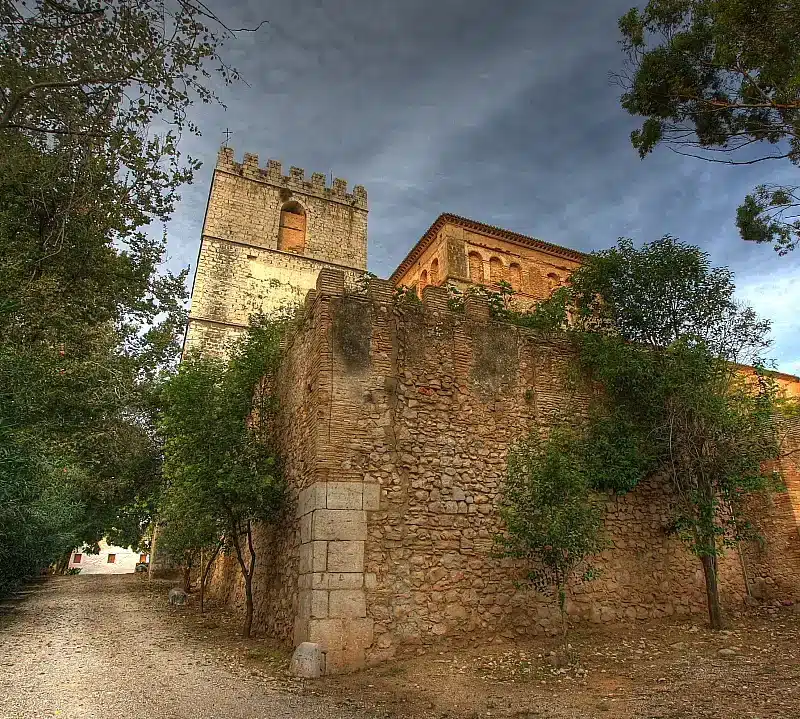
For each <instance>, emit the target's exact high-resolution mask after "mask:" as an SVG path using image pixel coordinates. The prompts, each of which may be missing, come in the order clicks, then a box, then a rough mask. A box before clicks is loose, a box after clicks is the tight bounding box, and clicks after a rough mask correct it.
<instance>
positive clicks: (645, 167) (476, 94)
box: [168, 0, 800, 373]
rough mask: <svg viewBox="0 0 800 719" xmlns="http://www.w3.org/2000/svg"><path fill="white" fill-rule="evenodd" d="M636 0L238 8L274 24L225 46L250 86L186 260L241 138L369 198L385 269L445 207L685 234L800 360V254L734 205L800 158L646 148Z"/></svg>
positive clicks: (589, 240) (231, 16) (233, 101)
mask: <svg viewBox="0 0 800 719" xmlns="http://www.w3.org/2000/svg"><path fill="white" fill-rule="evenodd" d="M632 2H633V0H602V1H598V0H535V1H533V2H531V0H527V1H515V0H514V1H512V0H492V2H486V1H484V2H480V1H479V0H426V1H423V0H325V1H323V0H270V2H259V0H249V2H247V1H242V0H230V2H227V3H223V2H214V3H211V4H212V6H213V7H215V9H218V10H219V12H220V14H221V15H222V16H223V17H224V18H225V19H226V21H227V22H228V24H229V25H231V26H237V25H250V26H253V25H256V24H257V23H258V21H259V20H262V19H266V20H268V21H269V23H270V24H269V26H268V27H265V28H264V29H262V30H261V31H259V32H258V33H256V34H246V35H242V36H239V38H238V39H237V40H236V41H234V42H233V43H231V44H230V45H229V47H228V49H227V51H226V57H227V58H228V59H229V60H230V62H231V64H233V65H235V66H236V67H237V68H238V69H239V70H240V71H241V72H242V73H243V75H244V76H245V78H246V80H247V82H248V85H249V86H246V85H244V84H240V85H238V86H236V87H233V88H223V90H222V91H221V95H222V97H223V99H224V101H225V103H226V104H227V105H228V109H227V111H223V110H222V109H217V108H211V109H209V108H208V107H203V108H201V109H199V110H198V112H197V117H196V119H197V120H198V122H199V123H200V125H201V128H202V131H203V136H202V137H201V138H197V139H195V138H189V139H187V140H186V141H185V142H184V144H183V149H184V151H186V152H188V153H189V154H192V155H194V156H196V157H199V158H200V159H201V160H203V161H204V163H205V164H204V167H203V169H202V170H201V172H200V173H199V175H198V177H197V180H196V182H195V184H194V185H193V186H191V187H189V188H186V190H185V191H184V192H183V202H182V203H181V204H180V206H179V208H178V211H177V212H176V214H175V217H174V219H173V221H172V223H171V224H170V226H169V228H168V230H169V237H170V240H169V250H170V255H171V264H172V265H173V266H176V265H183V266H185V265H189V264H190V265H192V270H194V263H195V259H196V255H197V249H198V246H199V241H200V230H201V224H202V218H203V211H204V208H205V202H206V197H207V194H208V187H209V183H210V176H211V170H212V168H213V166H214V162H215V158H216V152H217V149H218V147H219V145H220V143H221V142H222V141H223V139H224V137H223V134H222V133H223V130H224V129H225V128H226V127H227V128H230V130H231V131H232V132H233V133H234V134H233V136H232V137H231V140H230V145H231V146H232V147H233V148H234V149H235V151H236V155H237V157H238V158H239V159H241V155H242V153H243V152H245V151H248V152H256V153H258V154H259V157H260V161H261V163H262V165H265V164H266V160H267V158H270V157H271V158H275V159H279V160H282V161H283V163H284V167H286V168H288V167H289V165H296V166H298V167H303V168H305V170H306V173H307V174H309V175H310V173H311V172H323V173H326V174H328V173H331V172H333V174H334V175H335V176H337V177H343V178H345V179H346V180H348V182H349V183H350V186H351V187H352V185H355V184H362V185H364V186H365V187H366V188H367V191H368V193H369V205H370V213H369V269H370V270H372V271H373V272H375V273H377V274H378V275H380V276H383V277H386V276H388V275H389V273H390V272H391V271H392V270H393V269H394V267H395V266H396V265H397V264H398V263H399V261H400V260H401V259H402V258H403V257H404V256H405V254H406V252H407V251H408V249H409V248H410V247H411V246H412V245H413V243H414V242H415V241H416V240H417V239H418V238H419V237H420V236H421V235H422V233H423V232H424V231H425V229H426V228H427V227H428V226H429V225H430V224H431V223H432V222H433V220H434V219H435V218H436V217H437V215H439V214H440V213H441V212H453V213H457V214H461V215H466V216H467V217H471V218H474V219H476V220H479V221H482V222H487V223H490V224H495V225H500V226H502V227H506V228H508V229H510V230H515V231H517V232H522V233H524V234H529V235H533V236H535V237H538V238H540V239H543V240H546V241H549V242H555V243H558V244H562V245H566V246H568V247H574V248H577V249H581V250H593V249H599V248H603V247H608V246H609V245H612V244H613V243H614V242H615V241H616V239H617V238H618V237H619V236H628V237H632V238H634V239H635V240H637V241H645V240H652V239H655V238H657V237H660V236H661V235H663V234H667V233H668V234H672V235H675V236H678V237H680V238H681V239H683V240H685V241H689V242H692V243H694V244H698V245H700V246H702V247H703V248H705V249H707V250H708V251H709V252H710V253H711V256H712V258H713V260H714V262H715V263H717V264H726V265H729V266H730V267H732V268H733V269H734V270H735V272H736V277H737V287H738V288H739V294H740V297H741V298H742V299H743V300H745V301H747V302H749V303H750V304H752V305H753V306H754V307H755V308H756V309H757V310H758V311H759V312H761V313H762V314H763V315H765V316H767V317H770V318H771V319H772V320H773V323H774V337H775V349H774V352H773V355H774V357H775V358H776V359H777V361H778V366H779V367H780V368H781V369H783V370H784V371H788V372H794V373H799V372H800V252H796V253H795V254H794V255H789V256H787V257H783V258H781V257H778V256H777V254H776V253H775V252H774V251H773V250H772V249H771V248H769V247H767V246H763V245H749V244H745V243H743V242H742V241H741V240H740V239H739V237H738V234H737V231H736V227H735V225H734V216H735V211H736V207H737V205H738V204H739V202H740V201H741V199H742V198H743V197H744V195H745V194H746V193H747V191H748V190H749V189H750V188H752V187H753V186H754V185H755V184H757V183H759V182H765V181H772V182H779V181H781V180H782V179H784V180H788V181H792V175H793V174H794V173H795V172H796V171H795V170H794V169H793V168H791V166H788V165H783V164H770V163H762V164H760V165H754V166H751V167H728V166H723V165H718V164H714V165H712V164H709V163H706V162H702V161H699V160H693V159H690V158H683V157H680V156H678V155H676V154H674V153H672V152H670V151H669V150H668V149H666V148H664V149H660V150H658V151H656V153H655V154H654V155H652V156H650V157H648V158H647V159H645V160H644V161H642V160H640V159H639V157H638V155H637V154H636V152H635V151H634V150H633V148H632V147H631V145H630V141H629V139H628V136H629V133H630V131H631V129H633V128H634V127H636V124H637V123H636V120H635V119H634V118H631V117H630V116H628V115H627V114H626V113H625V112H624V111H623V110H622V109H621V108H620V107H619V102H618V96H619V89H618V88H617V87H614V86H613V85H611V84H610V82H609V78H608V73H609V71H610V70H618V69H619V68H620V64H621V61H622V54H621V51H620V49H619V46H618V43H617V41H618V33H617V18H618V17H619V16H620V15H621V14H622V13H624V12H625V11H626V10H627V9H628V8H629V7H630V6H631V4H632Z"/></svg>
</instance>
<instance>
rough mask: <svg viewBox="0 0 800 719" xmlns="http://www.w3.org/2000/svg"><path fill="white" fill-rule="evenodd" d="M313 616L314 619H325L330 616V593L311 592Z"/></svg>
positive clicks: (321, 590)
mask: <svg viewBox="0 0 800 719" xmlns="http://www.w3.org/2000/svg"><path fill="white" fill-rule="evenodd" d="M311 616H312V617H313V618H314V619H325V618H326V617H327V616H328V592H327V591H326V590H324V589H314V590H313V591H312V592H311Z"/></svg>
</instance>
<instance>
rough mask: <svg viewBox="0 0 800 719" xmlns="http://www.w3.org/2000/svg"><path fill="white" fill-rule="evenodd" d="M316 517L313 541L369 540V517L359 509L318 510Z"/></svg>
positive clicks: (314, 514)
mask: <svg viewBox="0 0 800 719" xmlns="http://www.w3.org/2000/svg"><path fill="white" fill-rule="evenodd" d="M311 516H313V517H314V524H313V530H312V537H311V538H312V539H314V540H319V541H324V540H329V541H330V540H333V541H336V540H340V541H364V540H365V539H366V538H367V517H366V514H365V513H364V511H363V510H358V509H318V510H317V511H316V512H314V513H313V515H311Z"/></svg>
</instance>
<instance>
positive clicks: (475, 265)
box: [468, 252, 483, 285]
mask: <svg viewBox="0 0 800 719" xmlns="http://www.w3.org/2000/svg"><path fill="white" fill-rule="evenodd" d="M468 259H469V278H470V280H471V281H472V282H474V283H475V284H476V285H482V284H483V259H482V258H481V256H480V255H479V254H478V253H477V252H470V253H469V258H468Z"/></svg>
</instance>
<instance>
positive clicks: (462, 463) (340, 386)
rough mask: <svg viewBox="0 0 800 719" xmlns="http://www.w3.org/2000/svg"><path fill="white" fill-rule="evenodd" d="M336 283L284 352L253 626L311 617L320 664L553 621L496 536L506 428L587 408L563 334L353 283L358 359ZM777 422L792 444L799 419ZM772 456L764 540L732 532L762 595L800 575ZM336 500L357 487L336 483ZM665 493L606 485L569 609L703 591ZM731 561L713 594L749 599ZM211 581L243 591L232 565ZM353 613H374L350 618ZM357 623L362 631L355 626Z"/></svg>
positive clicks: (798, 546)
mask: <svg viewBox="0 0 800 719" xmlns="http://www.w3.org/2000/svg"><path fill="white" fill-rule="evenodd" d="M468 239H469V238H467V237H466V235H465V236H464V237H462V239H461V240H460V241H461V242H462V243H465V244H468ZM453 246H455V245H453ZM551 259H552V258H551ZM421 261H422V262H423V264H424V263H426V262H429V261H430V258H429V257H427V256H425V257H422V258H421ZM429 266H430V265H429ZM565 268H566V265H565ZM565 268H562V269H564V271H565V272H566V269H565ZM429 294H430V293H429ZM332 299H334V298H331V297H330V296H329V295H326V294H325V293H324V292H323V293H319V294H317V295H316V296H315V297H314V299H313V303H312V305H311V306H310V307H309V308H308V312H309V314H308V316H307V317H306V319H305V321H304V323H303V324H302V327H300V328H299V329H298V330H297V333H296V334H295V335H294V336H293V337H292V338H290V340H289V342H288V344H287V348H288V349H287V352H286V356H285V360H284V365H283V366H282V368H281V374H280V377H279V382H278V385H279V387H280V393H281V395H280V406H281V412H280V416H279V418H278V424H279V429H280V432H279V435H280V438H281V440H280V441H281V446H282V447H283V448H284V454H285V457H286V462H285V472H286V476H287V482H288V485H289V488H290V494H291V496H292V501H296V502H297V503H298V506H301V507H302V509H298V510H297V516H295V512H294V506H293V511H292V515H291V520H289V519H287V521H286V522H285V523H284V524H283V525H281V526H280V527H279V528H278V529H277V530H276V531H275V532H273V533H272V534H269V531H271V530H269V531H268V530H264V531H263V536H262V535H261V534H259V539H258V541H259V551H260V552H263V554H260V555H259V556H264V557H268V559H265V560H264V561H263V562H262V561H261V560H259V562H260V563H259V567H258V568H257V571H256V579H255V587H256V592H257V607H256V618H255V627H256V628H257V629H264V630H267V631H269V632H271V633H273V634H276V635H278V636H280V637H283V638H286V639H287V640H288V639H290V638H293V639H294V641H295V642H297V641H303V640H311V641H316V640H317V639H316V638H318V637H324V639H325V642H327V643H328V644H327V645H326V648H327V649H328V651H329V654H328V659H329V662H328V666H329V671H343V670H346V669H348V668H355V667H358V666H361V665H363V663H364V662H365V661H367V662H372V661H378V660H381V659H386V658H387V657H390V656H393V655H394V654H395V652H396V653H397V654H398V655H402V654H403V653H404V652H407V651H414V650H416V648H417V647H419V646H420V645H427V644H431V643H433V642H435V641H437V637H439V636H442V635H455V636H469V635H471V634H472V633H474V632H482V631H492V632H496V633H497V634H500V635H504V636H518V635H523V634H527V633H546V634H553V633H557V632H558V630H559V615H558V611H557V609H556V608H555V607H554V605H553V603H552V601H550V599H549V598H548V597H546V596H544V595H538V594H536V593H533V592H528V591H525V590H522V589H520V588H519V587H518V585H517V582H518V580H519V579H520V578H522V577H523V576H524V574H525V571H526V567H524V566H522V565H521V564H519V563H517V562H515V561H512V560H508V559H502V560H501V559H498V558H497V557H496V556H495V545H494V537H495V536H496V535H497V533H498V532H499V531H501V529H502V525H501V522H500V518H499V515H498V512H497V506H498V501H499V497H500V492H501V489H502V484H503V481H504V476H505V469H506V456H507V452H508V449H509V447H510V446H511V445H512V444H513V443H514V442H515V441H516V440H517V439H518V438H519V437H520V436H522V435H523V434H524V433H525V432H526V431H527V430H528V428H529V427H530V426H531V425H533V424H541V425H546V424H547V423H548V422H549V421H550V418H551V417H552V415H553V413H555V412H563V411H564V410H565V408H566V407H567V406H568V408H569V411H570V412H571V413H572V415H573V416H576V417H579V416H582V415H583V414H585V412H586V409H587V402H588V397H586V396H584V395H581V394H580V393H579V394H577V395H575V393H574V388H572V387H570V386H569V385H568V382H567V380H566V369H567V368H568V366H569V363H570V361H571V360H570V354H569V353H570V351H571V350H570V348H569V345H568V344H567V343H565V342H563V343H562V342H561V341H560V340H559V339H558V338H557V337H555V338H549V339H548V341H547V342H542V340H541V338H540V337H538V336H537V335H535V334H534V333H530V332H527V331H525V330H521V329H519V328H517V327H506V326H503V325H500V324H498V323H490V322H486V321H485V320H484V319H481V316H482V315H481V313H480V312H479V313H478V314H477V315H472V316H469V315H465V314H462V313H458V312H450V311H448V310H444V309H442V308H441V307H440V306H437V307H434V306H426V307H423V308H419V307H418V306H414V307H412V308H411V309H408V310H406V309H403V308H402V307H400V308H398V307H396V306H394V305H389V304H388V303H387V304H385V305H381V304H380V303H375V302H374V301H373V298H367V297H363V298H358V297H356V298H354V299H353V302H355V303H356V304H357V303H359V302H364V303H366V302H369V303H372V304H371V309H369V316H370V318H371V319H370V323H369V324H368V330H369V336H368V341H369V362H368V363H367V364H366V365H364V366H363V367H360V368H358V369H357V370H353V368H351V367H349V366H348V365H347V364H346V363H345V361H344V359H343V358H342V357H341V356H340V353H339V351H338V350H337V349H336V345H335V342H334V340H335V337H334V336H333V335H334V333H335V332H337V331H341V328H339V329H338V330H337V329H335V324H334V318H333V313H334V309H333V305H332ZM430 304H431V303H429V305H430ZM433 304H434V305H435V304H436V303H433ZM490 325H491V326H490ZM355 339H356V340H358V339H359V338H358V337H356V338H355ZM361 339H363V338H361ZM492 354H494V355H495V356H491V355H492ZM568 403H569V404H568ZM788 441H790V442H792V443H794V446H800V428H794V429H792V430H791V431H790V432H789V440H788ZM784 470H785V475H786V476H785V479H786V483H787V485H788V486H789V491H788V492H786V493H782V494H780V495H776V496H775V497H773V498H771V499H770V501H769V502H765V503H764V504H763V505H761V504H757V505H754V506H753V508H752V509H753V512H754V516H755V517H756V518H757V520H758V524H759V527H760V528H761V530H762V532H763V533H764V536H765V537H766V538H767V542H766V544H765V546H764V547H763V548H761V547H756V546H754V547H752V548H750V547H745V548H744V550H743V556H744V562H745V568H746V570H747V574H748V576H749V577H750V582H751V584H753V583H754V582H755V580H756V579H758V580H760V581H758V582H755V584H756V591H757V592H758V593H760V594H763V595H764V597H765V601H771V600H779V599H786V598H790V597H793V596H795V597H796V596H798V594H800V579H799V578H798V573H799V572H800V570H798V567H800V538H798V535H797V525H796V520H795V519H794V516H795V513H796V512H798V511H799V510H800V477H799V476H798V473H797V470H796V469H794V468H792V467H785V468H784ZM351 483H352V484H353V485H354V486H359V487H360V488H361V490H360V491H361V502H362V504H361V509H344V508H343V509H332V508H330V505H329V498H330V497H331V496H332V495H331V494H330V492H329V488H330V485H334V491H333V494H334V495H336V494H337V491H338V485H340V484H351ZM311 487H317V489H315V490H314V491H315V492H317V491H318V488H319V487H322V488H324V497H325V505H324V508H323V507H322V506H321V505H319V503H318V502H319V494H316V493H315V494H314V495H313V496H314V500H313V502H314V504H313V508H310V507H312V505H311V504H310V502H311V500H310V499H309V498H310V497H311V496H312V493H311V492H306V493H305V494H303V492H304V490H307V489H309V488H311ZM345 491H348V490H345ZM357 491H358V490H355V491H354V494H357ZM301 497H302V501H300V499H301ZM334 501H335V502H341V504H339V505H337V506H347V505H348V503H350V502H355V501H356V500H354V499H352V496H351V495H346V496H345V495H343V494H342V493H339V496H338V498H337V499H335V500H334ZM673 501H674V498H672V497H670V495H669V494H668V493H667V492H665V490H664V484H663V483H661V482H658V481H655V480H650V481H647V482H643V483H642V484H641V485H640V486H639V487H638V488H637V489H636V491H634V492H632V493H630V494H628V495H626V496H623V497H614V496H609V497H608V498H607V500H606V503H605V531H606V534H607V536H608V538H609V540H610V545H609V547H608V548H607V549H605V550H604V551H603V552H601V553H600V555H599V556H598V557H596V558H595V560H594V562H593V563H594V564H595V565H596V566H597V567H598V568H599V569H600V570H601V572H600V575H599V578H598V579H597V580H596V581H593V582H588V583H585V584H576V585H575V586H572V587H570V602H569V603H568V606H567V614H568V618H569V621H570V622H573V623H579V622H586V621H591V622H593V623H597V624H613V623H616V622H620V623H623V622H635V621H640V620H643V619H646V618H656V617H663V616H673V615H678V616H684V615H687V614H691V613H700V612H704V611H705V591H704V585H703V574H702V570H701V568H700V566H699V564H698V562H697V561H696V559H695V558H693V557H692V556H691V555H690V554H689V553H688V552H687V551H686V549H685V546H684V545H683V544H681V542H680V541H679V540H677V539H676V538H675V537H673V536H670V535H669V534H668V533H667V531H666V528H667V527H668V526H669V521H670V517H671V504H672V502H673ZM305 510H307V511H305ZM304 512H305V513H304ZM260 531H261V530H260ZM306 543H307V544H309V545H312V548H311V549H305V548H304V545H305V544H306ZM351 543H352V544H351ZM354 549H355V551H353V550H354ZM362 551H363V561H362V560H361V552H362ZM225 563H227V564H225ZM220 564H221V565H225V566H228V567H229V572H228V575H225V573H224V572H218V574H219V575H220V576H223V575H225V576H230V577H233V578H234V579H231V580H228V581H230V582H238V581H239V580H238V579H235V577H236V576H237V574H236V573H237V570H236V567H235V564H234V563H231V562H230V560H229V558H224V559H223V560H221V562H220ZM742 576H743V572H742V565H741V563H740V559H739V556H738V553H736V552H729V553H726V555H725V556H724V557H723V558H722V559H721V561H720V576H719V581H720V587H721V591H722V593H723V601H724V602H725V603H726V605H728V606H735V605H736V604H741V603H742V602H743V601H744V597H745V596H746V591H745V587H744V582H743V580H742ZM215 585H221V586H220V588H219V592H220V594H221V595H222V596H231V597H233V598H234V600H235V601H239V602H241V599H242V594H241V588H240V585H238V584H236V586H235V587H234V588H231V587H230V585H229V586H227V587H226V585H225V584H224V582H222V581H220V582H218V581H217V580H216V578H215ZM225 592H228V594H225ZM326 602H327V604H326ZM323 612H327V616H321V615H322V614H323ZM353 615H357V616H353ZM362 621H364V622H366V621H369V622H371V623H370V624H369V630H367V629H366V628H364V627H366V625H364V627H362V625H360V624H356V623H355V622H362ZM362 629H363V631H364V632H365V636H366V634H369V637H370V639H369V641H366V640H363V641H362V639H363V637H362V638H361V639H358V640H357V641H356V639H354V637H355V633H356V632H360V631H362ZM373 633H374V636H373ZM320 641H322V640H321V639H320Z"/></svg>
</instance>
